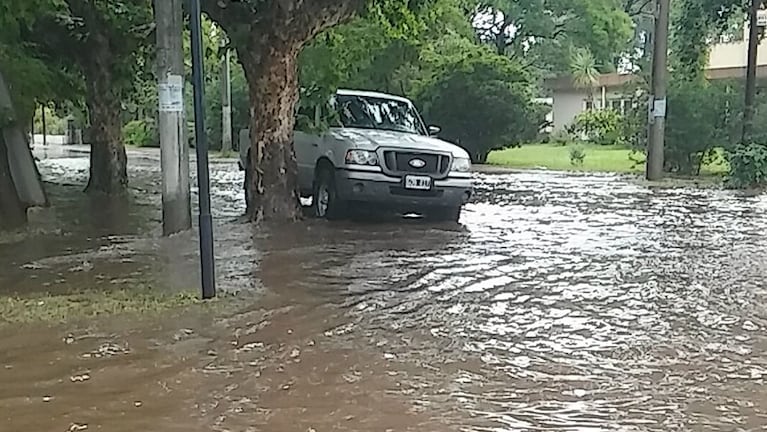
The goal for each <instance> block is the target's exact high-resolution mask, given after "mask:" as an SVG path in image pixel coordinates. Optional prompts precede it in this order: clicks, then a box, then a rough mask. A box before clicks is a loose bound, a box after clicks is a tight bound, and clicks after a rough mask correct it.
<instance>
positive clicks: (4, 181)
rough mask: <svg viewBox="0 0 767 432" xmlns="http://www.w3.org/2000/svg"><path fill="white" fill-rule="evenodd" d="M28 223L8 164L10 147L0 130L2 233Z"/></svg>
mask: <svg viewBox="0 0 767 432" xmlns="http://www.w3.org/2000/svg"><path fill="white" fill-rule="evenodd" d="M26 222H27V208H26V206H25V205H24V204H23V203H22V202H21V200H20V199H19V195H18V193H17V192H16V184H15V183H14V181H13V177H12V176H11V167H10V165H9V164H8V147H7V146H6V145H5V137H4V136H3V133H2V129H0V231H2V230H8V229H14V228H18V227H20V226H23V225H24V224H26Z"/></svg>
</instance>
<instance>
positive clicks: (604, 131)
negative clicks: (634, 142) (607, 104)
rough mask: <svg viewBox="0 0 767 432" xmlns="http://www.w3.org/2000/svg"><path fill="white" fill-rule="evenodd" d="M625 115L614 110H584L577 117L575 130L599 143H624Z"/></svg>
mask: <svg viewBox="0 0 767 432" xmlns="http://www.w3.org/2000/svg"><path fill="white" fill-rule="evenodd" d="M622 125H623V116H622V115H621V114H620V113H618V112H616V111H613V110H610V109H604V110H591V111H584V112H582V113H580V114H578V116H576V117H575V122H574V123H573V130H574V132H575V133H577V134H579V135H581V136H583V137H584V139H585V140H586V141H589V142H592V143H594V144H599V145H624V144H626V139H625V137H624V130H623V127H622Z"/></svg>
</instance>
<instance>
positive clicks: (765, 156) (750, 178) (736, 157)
mask: <svg viewBox="0 0 767 432" xmlns="http://www.w3.org/2000/svg"><path fill="white" fill-rule="evenodd" d="M728 159H729V162H730V172H729V175H728V177H727V181H726V185H727V186H729V187H731V188H737V189H746V188H756V187H764V186H765V185H767V146H765V145H764V144H756V143H750V144H745V145H743V144H739V145H737V146H736V147H735V148H734V149H733V150H732V151H731V152H730V153H729V155H728Z"/></svg>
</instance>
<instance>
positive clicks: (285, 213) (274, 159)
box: [203, 0, 365, 222]
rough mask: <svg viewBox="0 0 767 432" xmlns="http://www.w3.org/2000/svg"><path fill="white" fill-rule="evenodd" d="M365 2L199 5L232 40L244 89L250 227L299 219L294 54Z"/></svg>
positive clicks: (225, 0) (208, 1) (219, 1)
mask: <svg viewBox="0 0 767 432" xmlns="http://www.w3.org/2000/svg"><path fill="white" fill-rule="evenodd" d="M364 4H365V0H312V1H305V0H269V1H264V2H262V3H261V5H260V6H259V9H258V11H254V9H252V8H251V7H249V6H248V5H247V4H245V2H240V1H233V0H203V9H204V10H205V12H206V13H207V14H208V15H209V16H210V17H211V18H212V19H213V20H215V21H216V22H218V24H219V25H221V26H222V27H223V28H224V29H225V30H226V31H227V32H228V34H229V37H230V38H231V39H232V42H233V45H234V46H235V48H236V49H237V53H238V56H239V59H240V62H241V63H242V65H243V69H244V70H245V77H246V79H247V81H248V88H249V91H250V113H251V120H250V126H251V134H250V136H251V150H250V162H251V163H250V167H248V169H249V170H250V175H249V176H248V178H250V182H249V184H248V185H247V186H248V196H249V198H250V199H249V205H248V216H249V217H250V218H251V220H253V221H256V222H258V221H261V220H266V221H269V220H272V221H286V220H287V221H293V220H297V219H299V218H300V215H301V208H300V202H299V193H298V167H297V165H296V156H295V151H294V148H293V126H294V124H295V117H294V107H295V104H296V101H297V100H298V55H299V53H300V51H301V48H302V47H303V46H304V44H306V43H307V42H308V41H310V40H311V39H312V38H313V37H314V36H315V35H317V34H318V33H319V32H321V31H322V30H324V29H326V28H329V27H331V26H334V25H336V24H338V23H340V22H342V21H344V20H346V19H349V18H351V17H352V16H353V15H354V14H355V13H356V12H357V11H359V10H360V9H361V8H362V6H363V5H364Z"/></svg>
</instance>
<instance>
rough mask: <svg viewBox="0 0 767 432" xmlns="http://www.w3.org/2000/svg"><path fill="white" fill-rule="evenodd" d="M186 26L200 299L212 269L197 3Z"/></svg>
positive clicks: (212, 287) (212, 292)
mask: <svg viewBox="0 0 767 432" xmlns="http://www.w3.org/2000/svg"><path fill="white" fill-rule="evenodd" d="M189 5H190V8H189V16H190V20H189V25H190V27H191V37H192V84H193V85H194V138H195V150H196V151H197V185H198V187H199V189H200V269H201V276H202V298H203V299H211V298H213V297H215V296H216V268H215V257H214V256H213V218H212V217H211V215H210V173H209V172H208V143H207V142H206V139H205V117H204V110H203V91H204V88H205V87H204V86H203V74H204V73H205V69H204V68H203V64H202V13H201V12H200V0H191V1H190V2H189Z"/></svg>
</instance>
